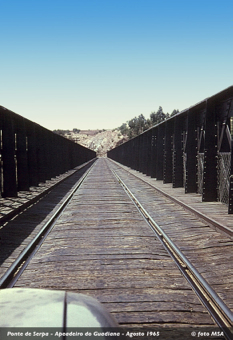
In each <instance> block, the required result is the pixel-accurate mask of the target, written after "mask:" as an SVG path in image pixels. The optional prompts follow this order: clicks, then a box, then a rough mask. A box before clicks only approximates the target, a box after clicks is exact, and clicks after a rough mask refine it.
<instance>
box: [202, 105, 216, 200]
mask: <svg viewBox="0 0 233 340" xmlns="http://www.w3.org/2000/svg"><path fill="white" fill-rule="evenodd" d="M215 116H216V115H215V102H214V101H213V100H211V99H207V101H206V130H205V146H204V176H203V194H202V200H203V202H211V201H216V200H217V140H216V139H217V137H216V136H217V131H216V117H215Z"/></svg>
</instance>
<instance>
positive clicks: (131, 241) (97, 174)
mask: <svg viewBox="0 0 233 340" xmlns="http://www.w3.org/2000/svg"><path fill="white" fill-rule="evenodd" d="M109 167H113V168H114V169H115V170H116V171H118V172H119V173H120V172H121V174H122V175H123V170H120V169H118V166H117V165H115V164H113V163H112V162H110V161H109V160H107V159H98V160H97V161H96V162H95V164H94V166H93V168H92V170H91V171H90V173H89V174H88V176H87V178H86V179H85V181H84V182H83V184H82V185H81V187H80V188H79V189H78V191H77V192H76V193H75V195H74V197H73V199H72V200H71V202H70V203H69V204H68V206H67V207H66V209H65V212H64V213H63V214H62V215H61V217H60V218H59V220H58V221H57V223H56V225H55V227H54V228H53V230H52V231H51V232H50V234H49V235H48V236H47V238H46V240H45V241H44V243H43V244H42V246H41V248H40V249H39V251H38V252H37V253H36V255H35V256H34V258H33V259H32V260H31V262H30V263H29V265H28V267H27V268H26V270H25V271H24V273H23V274H22V276H21V277H20V279H19V280H18V281H17V283H16V287H29V288H47V289H62V290H69V291H73V292H79V293H84V294H87V295H90V296H92V297H96V298H97V299H98V300H99V301H100V302H102V303H103V304H104V305H105V306H106V308H107V309H108V310H109V311H110V312H111V313H112V315H114V316H115V318H116V320H117V321H118V323H119V324H121V325H127V326H150V327H151V326H158V325H159V326H161V325H163V326H169V327H177V326H179V327H181V326H184V327H187V326H200V325H202V326H209V325H213V324H214V322H213V320H212V319H211V317H210V316H209V314H208V313H207V311H206V310H205V308H204V307H203V306H202V304H201V303H200V301H199V299H198V298H197V296H196V295H195V293H194V292H193V291H192V289H191V288H190V286H189V284H188V283H187V282H186V280H185V278H184V277H183V276H182V275H181V273H180V271H179V270H178V268H177V267H176V265H175V263H174V262H173V260H172V259H171V258H170V256H169V255H168V253H167V252H166V250H165V249H164V248H163V246H162V245H161V243H160V241H158V240H157V239H156V236H155V234H154V233H153V232H152V230H151V229H150V228H149V226H148V225H147V224H146V222H145V221H144V219H143V218H142V216H141V215H140V213H139V212H138V210H137V208H136V207H135V205H134V204H133V203H132V201H131V200H130V198H129V197H128V195H127V194H126V193H125V191H124V190H123V188H122V187H121V186H120V185H119V183H118V181H117V180H116V178H115V177H114V176H113V174H112V172H111V171H110V168H109ZM123 176H124V180H125V181H126V182H127V181H128V183H129V184H130V186H131V187H132V188H134V190H135V192H136V191H137V192H138V193H141V194H140V195H141V196H140V199H141V200H145V202H144V203H146V205H147V209H149V210H150V212H151V213H154V215H156V212H157V217H158V219H159V220H160V222H161V223H162V222H164V221H165V222H166V223H164V228H165V229H166V232H169V233H171V230H172V229H170V231H169V230H168V228H169V226H170V228H173V235H172V237H173V238H177V240H179V242H180V247H181V248H182V247H183V249H182V250H186V252H187V254H188V256H189V259H190V261H192V259H193V260H194V262H195V265H197V267H200V266H199V264H200V263H204V262H203V258H205V254H204V252H205V251H206V249H207V248H211V250H212V251H214V247H215V244H214V242H219V244H221V245H222V248H221V252H222V255H221V258H220V260H221V261H222V263H223V264H224V265H223V266H222V267H221V266H220V262H218V264H219V265H218V267H217V268H218V275H215V274H216V272H215V267H214V264H212V262H211V256H212V255H211V253H210V255H209V256H207V260H206V262H205V263H204V264H203V266H202V267H200V269H201V270H202V272H203V273H206V277H207V278H208V277H209V276H210V277H211V275H210V274H209V273H210V272H212V273H214V274H213V275H212V278H213V277H215V278H216V281H215V282H213V285H214V284H215V285H216V287H218V286H219V280H220V279H221V277H225V278H226V280H225V281H224V282H222V290H221V291H220V294H219V295H220V296H221V297H222V298H223V299H225V303H227V304H228V306H229V308H232V306H233V304H232V299H231V298H230V294H229V292H230V291H231V289H232V284H233V282H232V275H231V273H232V263H233V261H232V260H231V258H232V252H231V253H230V247H231V250H232V241H231V239H230V238H229V237H226V236H225V235H222V234H219V233H216V234H214V235H213V232H214V231H213V230H212V229H211V231H209V229H208V233H209V234H208V239H205V242H204V243H200V240H197V238H196V235H194V236H192V231H191V230H190V229H191V228H190V226H189V221H190V220H189V218H190V216H188V215H187V213H186V212H184V210H182V209H181V210H180V211H177V209H176V208H175V209H174V210H172V211H171V205H173V203H169V204H170V206H168V205H169V204H168V203H167V204H163V205H161V202H160V201H159V198H155V192H154V190H153V189H151V188H150V190H149V189H148V188H147V187H146V186H145V184H143V185H142V184H140V185H139V184H138V182H137V181H138V180H135V179H134V180H133V179H132V177H130V176H131V175H128V174H124V175H123ZM133 182H134V183H133ZM148 190H149V191H150V193H149V191H148ZM138 193H137V194H138ZM42 201H43V200H42ZM153 202H154V203H153ZM40 204H42V202H39V203H38V209H39V205H40ZM153 204H156V208H155V206H154V205H153ZM29 210H30V209H29ZM169 211H171V215H168V212H169ZM26 213H27V212H25V216H26ZM173 214H174V215H173ZM25 218H26V217H25ZM16 220H17V218H16V219H15V221H16ZM194 220H195V219H194V218H192V225H193V224H195V226H196V227H195V228H194V229H195V230H196V232H197V231H198V233H199V235H201V234H202V231H203V230H204V231H206V230H207V228H208V227H207V226H206V225H203V224H201V222H200V221H194ZM184 221H185V225H184V229H185V230H186V233H185V234H184V237H183V239H184V240H186V243H182V242H181V241H182V234H183V232H182V229H181V226H182V225H183V222H184ZM173 222H176V223H175V226H172V223H173ZM189 239H191V243H192V246H190V244H188V240H189ZM202 240H203V238H202ZM189 247H190V248H189ZM188 248H189V249H188ZM203 249H204V252H203ZM219 249H220V248H219ZM189 250H190V251H189ZM199 250H200V254H201V255H200V256H193V254H195V253H196V254H198V252H199ZM230 254H231V255H230ZM4 266H6V262H4V263H3V267H4ZM3 267H2V268H3ZM208 268H210V269H208ZM210 281H211V280H210ZM211 282H212V281H211Z"/></svg>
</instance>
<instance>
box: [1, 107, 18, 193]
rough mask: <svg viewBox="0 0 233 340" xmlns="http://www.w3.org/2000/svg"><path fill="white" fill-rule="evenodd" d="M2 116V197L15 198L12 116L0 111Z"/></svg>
mask: <svg viewBox="0 0 233 340" xmlns="http://www.w3.org/2000/svg"><path fill="white" fill-rule="evenodd" d="M1 115H3V130H2V160H3V193H2V196H3V197H17V182H16V164H15V130H14V119H13V115H12V113H11V112H10V111H8V110H4V109H2V110H1Z"/></svg>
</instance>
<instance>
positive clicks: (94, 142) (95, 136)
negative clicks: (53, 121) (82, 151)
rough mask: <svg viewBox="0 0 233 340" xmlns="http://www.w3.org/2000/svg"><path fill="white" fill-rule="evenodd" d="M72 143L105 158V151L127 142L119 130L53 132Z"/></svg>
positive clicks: (126, 138)
mask: <svg viewBox="0 0 233 340" xmlns="http://www.w3.org/2000/svg"><path fill="white" fill-rule="evenodd" d="M54 132H55V133H58V134H60V135H62V136H63V137H66V138H68V139H70V140H73V141H74V142H76V143H78V144H80V145H83V146H85V147H87V148H89V149H91V150H94V151H95V152H96V154H97V157H106V156H107V151H109V150H111V149H113V148H115V147H116V146H117V145H120V144H122V143H123V142H125V141H127V140H128V137H127V136H124V135H123V134H122V133H121V132H120V131H119V130H117V129H116V130H78V129H73V130H71V131H70V130H54Z"/></svg>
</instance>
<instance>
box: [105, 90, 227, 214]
mask: <svg viewBox="0 0 233 340" xmlns="http://www.w3.org/2000/svg"><path fill="white" fill-rule="evenodd" d="M108 157H109V158H112V159H114V160H116V161H117V162H119V163H122V164H124V165H126V166H129V167H131V168H133V169H136V170H138V171H140V172H143V173H145V174H147V175H148V176H151V177H153V178H157V179H158V180H163V182H164V183H172V186H173V188H177V187H184V190H185V193H194V192H197V193H200V194H201V195H202V200H203V201H206V202H207V201H221V202H222V203H225V204H227V205H228V212H229V213H233V86H231V87H229V88H227V89H225V90H224V91H222V92H220V93H218V94H216V95H214V96H212V97H210V98H207V99H205V100H203V101H201V102H200V103H198V104H196V105H194V106H192V107H190V108H188V109H186V110H183V111H182V112H180V113H178V114H177V115H175V116H173V117H171V118H169V119H167V120H166V121H164V122H162V123H160V124H158V125H156V126H154V127H152V128H150V129H149V130H147V131H145V132H143V133H142V134H141V135H139V136H137V137H135V138H133V139H131V140H129V141H127V142H126V143H124V144H122V145H120V146H118V147H117V148H115V149H113V150H111V151H109V152H108Z"/></svg>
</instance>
